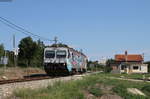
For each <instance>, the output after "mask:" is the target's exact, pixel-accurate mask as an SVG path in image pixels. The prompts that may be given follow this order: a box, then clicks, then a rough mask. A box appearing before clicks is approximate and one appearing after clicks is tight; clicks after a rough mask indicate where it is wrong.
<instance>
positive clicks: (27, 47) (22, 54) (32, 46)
mask: <svg viewBox="0 0 150 99" xmlns="http://www.w3.org/2000/svg"><path fill="white" fill-rule="evenodd" d="M36 50H37V44H36V42H34V41H33V40H32V38H31V37H26V38H23V39H22V40H21V41H20V44H19V54H18V60H19V65H26V66H31V61H32V59H34V57H35V55H36Z"/></svg>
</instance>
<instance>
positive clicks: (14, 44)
mask: <svg viewBox="0 0 150 99" xmlns="http://www.w3.org/2000/svg"><path fill="white" fill-rule="evenodd" d="M15 39H16V38H15V34H14V35H13V51H14V66H15V67H16V40H15Z"/></svg>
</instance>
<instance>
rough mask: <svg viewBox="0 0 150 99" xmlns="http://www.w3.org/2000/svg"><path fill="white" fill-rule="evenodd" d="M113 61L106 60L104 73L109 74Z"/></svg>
mask: <svg viewBox="0 0 150 99" xmlns="http://www.w3.org/2000/svg"><path fill="white" fill-rule="evenodd" d="M114 63H115V60H114V59H108V60H107V62H106V66H105V72H107V73H109V72H111V70H112V67H111V64H114Z"/></svg>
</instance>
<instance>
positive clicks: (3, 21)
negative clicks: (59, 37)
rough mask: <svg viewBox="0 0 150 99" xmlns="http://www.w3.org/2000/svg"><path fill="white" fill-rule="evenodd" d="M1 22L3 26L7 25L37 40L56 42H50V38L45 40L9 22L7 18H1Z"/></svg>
mask: <svg viewBox="0 0 150 99" xmlns="http://www.w3.org/2000/svg"><path fill="white" fill-rule="evenodd" d="M0 22H2V23H3V24H5V25H7V26H8V27H10V28H12V29H14V30H16V31H19V32H21V33H23V34H25V35H29V36H32V37H35V38H39V39H42V40H46V41H54V40H50V39H48V38H45V37H42V36H39V35H37V34H34V33H32V32H30V31H28V30H26V29H24V28H22V27H20V26H18V25H16V24H14V23H12V22H10V21H8V20H7V19H6V18H3V17H0Z"/></svg>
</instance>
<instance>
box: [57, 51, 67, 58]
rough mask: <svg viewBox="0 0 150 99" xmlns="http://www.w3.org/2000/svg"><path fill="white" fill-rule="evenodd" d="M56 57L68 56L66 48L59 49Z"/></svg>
mask: <svg viewBox="0 0 150 99" xmlns="http://www.w3.org/2000/svg"><path fill="white" fill-rule="evenodd" d="M56 57H57V58H66V51H65V50H61V51H57V52H56Z"/></svg>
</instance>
